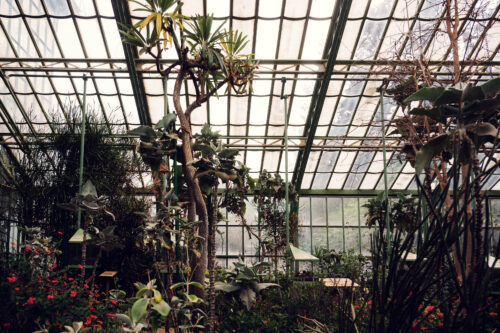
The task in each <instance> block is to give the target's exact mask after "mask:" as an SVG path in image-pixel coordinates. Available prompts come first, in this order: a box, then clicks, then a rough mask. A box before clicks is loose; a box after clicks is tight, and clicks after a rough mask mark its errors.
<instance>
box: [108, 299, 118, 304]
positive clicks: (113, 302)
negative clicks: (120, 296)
mask: <svg viewBox="0 0 500 333" xmlns="http://www.w3.org/2000/svg"><path fill="white" fill-rule="evenodd" d="M109 302H110V303H111V304H114V305H116V303H118V302H117V301H115V300H114V299H112V300H110V301H109Z"/></svg>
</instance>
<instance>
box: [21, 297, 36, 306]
mask: <svg viewBox="0 0 500 333" xmlns="http://www.w3.org/2000/svg"><path fill="white" fill-rule="evenodd" d="M35 299H36V298H35V297H30V298H28V300H27V301H26V303H24V304H23V306H25V305H26V304H28V305H30V304H33V303H34V302H35Z"/></svg>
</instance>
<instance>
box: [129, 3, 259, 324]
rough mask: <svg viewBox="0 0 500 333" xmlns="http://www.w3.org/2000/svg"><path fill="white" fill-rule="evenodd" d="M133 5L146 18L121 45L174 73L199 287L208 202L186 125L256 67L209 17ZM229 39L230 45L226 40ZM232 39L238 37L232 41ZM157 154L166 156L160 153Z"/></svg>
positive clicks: (239, 88)
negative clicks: (184, 101)
mask: <svg viewBox="0 0 500 333" xmlns="http://www.w3.org/2000/svg"><path fill="white" fill-rule="evenodd" d="M137 3H139V4H140V6H141V8H140V10H141V11H144V12H146V14H147V15H146V18H144V19H142V20H140V21H139V22H137V24H135V25H134V26H128V27H125V26H124V27H123V29H122V30H121V34H122V38H123V41H124V42H126V43H129V44H131V45H134V46H137V47H139V49H140V52H141V53H148V54H150V55H151V56H152V57H153V58H154V59H155V61H156V68H157V71H158V73H160V74H161V75H162V76H164V77H167V78H168V76H169V75H170V73H172V71H173V70H174V69H175V68H177V69H178V71H177V77H176V80H175V85H174V92H173V105H174V108H175V111H176V115H177V117H178V119H179V122H180V130H179V131H178V132H179V137H180V140H181V149H180V151H179V158H178V160H179V161H180V162H181V164H182V171H183V178H184V179H185V182H186V185H187V189H188V192H189V204H188V205H186V208H185V209H186V210H187V216H188V221H189V222H195V220H196V215H198V216H199V219H200V221H201V223H199V225H198V226H197V229H198V233H199V235H200V236H201V237H202V238H201V240H200V243H201V245H202V246H201V257H200V258H198V259H196V261H197V264H196V265H193V266H194V267H195V280H196V281H198V282H199V283H203V280H204V275H205V271H206V268H207V265H208V252H209V251H208V242H209V238H210V237H209V234H210V232H209V219H210V216H209V211H208V209H207V201H206V200H205V198H204V196H203V191H202V189H201V187H200V183H199V179H198V178H197V177H196V168H195V167H194V166H193V165H192V164H193V162H192V161H193V143H192V131H191V125H190V120H189V119H190V115H191V113H192V112H193V111H194V110H195V109H196V108H198V107H199V106H201V104H202V103H204V102H206V101H207V100H208V99H209V98H210V97H211V96H213V95H215V94H217V91H218V90H219V89H220V88H222V87H223V86H224V85H226V84H227V85H228V88H229V89H231V90H232V91H234V92H235V93H236V94H239V93H243V92H244V91H245V90H246V88H247V87H248V86H249V82H250V79H251V78H252V77H253V71H254V68H255V65H254V63H253V62H252V60H251V57H250V55H248V56H240V55H239V54H235V53H234V52H235V51H240V50H241V49H242V45H243V44H244V38H243V37H242V36H241V35H239V34H238V35H235V33H231V32H229V33H226V32H222V31H221V29H222V28H221V26H219V27H218V28H215V29H213V27H214V26H213V21H214V19H213V17H211V16H206V17H201V16H197V17H195V18H193V19H189V18H187V17H185V16H183V15H182V14H181V7H182V3H181V2H180V1H171V0H164V1H160V0H147V1H146V2H145V3H140V2H137ZM185 21H189V22H188V24H184V22H185ZM177 29H180V30H181V31H182V35H183V36H185V37H184V38H179V37H178V33H179V32H178V30H177ZM228 36H232V37H230V38H233V39H232V40H230V39H228ZM235 36H239V37H236V39H234V37H235ZM186 43H187V45H186ZM235 43H237V44H239V45H235ZM223 44H224V45H225V47H224V46H223ZM229 44H232V47H231V48H228V45H229ZM169 45H170V47H173V48H174V49H175V52H176V54H177V60H176V61H175V62H174V63H173V64H171V65H169V66H168V67H164V66H163V64H162V63H161V61H160V60H161V58H162V53H163V52H164V51H165V50H166V49H167V48H168V47H169ZM229 52H231V53H230V54H229ZM186 79H187V80H189V81H191V82H192V84H193V87H194V89H195V93H196V98H195V99H194V101H193V102H191V103H190V104H189V105H187V107H186V108H183V107H182V105H181V89H182V87H183V82H184V80H186ZM143 129H144V127H143ZM150 132H151V131H150ZM160 153H161V154H163V155H165V152H163V151H160ZM201 294H203V293H200V296H202V295H201ZM212 330H213V328H212Z"/></svg>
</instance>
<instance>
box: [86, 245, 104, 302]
mask: <svg viewBox="0 0 500 333" xmlns="http://www.w3.org/2000/svg"><path fill="white" fill-rule="evenodd" d="M101 256H102V248H101V247H100V248H99V252H98V253H97V257H96V258H95V261H94V267H92V275H91V276H90V279H89V280H90V286H91V287H90V288H91V289H90V291H91V292H92V293H94V282H95V274H96V270H97V265H98V264H99V260H101Z"/></svg>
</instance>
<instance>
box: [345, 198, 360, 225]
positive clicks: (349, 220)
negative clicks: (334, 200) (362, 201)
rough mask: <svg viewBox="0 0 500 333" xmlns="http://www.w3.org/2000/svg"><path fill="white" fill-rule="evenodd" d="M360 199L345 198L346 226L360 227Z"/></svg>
mask: <svg viewBox="0 0 500 333" xmlns="http://www.w3.org/2000/svg"><path fill="white" fill-rule="evenodd" d="M358 222H359V221H358V198H344V225H352V226H354V225H355V226H357V225H358Z"/></svg>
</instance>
